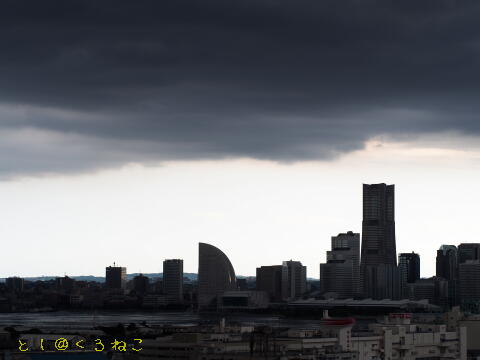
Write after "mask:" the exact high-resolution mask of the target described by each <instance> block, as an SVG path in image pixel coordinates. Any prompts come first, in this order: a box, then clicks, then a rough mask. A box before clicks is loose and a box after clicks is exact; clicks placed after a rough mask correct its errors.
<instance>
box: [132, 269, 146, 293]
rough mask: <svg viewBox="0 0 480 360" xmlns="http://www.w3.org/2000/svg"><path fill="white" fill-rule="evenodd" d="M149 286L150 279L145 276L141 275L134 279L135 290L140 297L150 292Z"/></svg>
mask: <svg viewBox="0 0 480 360" xmlns="http://www.w3.org/2000/svg"><path fill="white" fill-rule="evenodd" d="M149 284H150V279H149V278H148V277H147V276H145V275H143V274H139V275H137V276H135V277H134V278H133V290H134V291H135V293H137V294H138V295H144V294H146V293H147V292H148V287H149Z"/></svg>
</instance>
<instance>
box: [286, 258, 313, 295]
mask: <svg viewBox="0 0 480 360" xmlns="http://www.w3.org/2000/svg"><path fill="white" fill-rule="evenodd" d="M282 266H283V268H282V298H283V300H294V299H299V298H301V297H302V295H303V294H305V292H306V290H307V267H306V266H303V265H302V263H301V262H300V261H292V260H290V261H284V262H283V264H282Z"/></svg>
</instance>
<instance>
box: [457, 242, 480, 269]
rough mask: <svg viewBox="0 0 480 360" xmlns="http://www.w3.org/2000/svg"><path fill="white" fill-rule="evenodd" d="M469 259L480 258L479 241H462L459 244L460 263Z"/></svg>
mask: <svg viewBox="0 0 480 360" xmlns="http://www.w3.org/2000/svg"><path fill="white" fill-rule="evenodd" d="M467 260H480V244H479V243H462V244H460V245H458V263H459V264H462V263H464V262H466V261H467Z"/></svg>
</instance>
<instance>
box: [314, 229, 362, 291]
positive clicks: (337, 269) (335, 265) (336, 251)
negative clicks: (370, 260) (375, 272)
mask: <svg viewBox="0 0 480 360" xmlns="http://www.w3.org/2000/svg"><path fill="white" fill-rule="evenodd" d="M331 242H332V247H331V249H332V250H331V251H327V262H326V263H325V264H320V287H321V291H322V292H323V293H335V294H336V295H337V296H338V297H339V298H350V297H354V296H357V295H358V294H359V290H360V234H358V233H353V232H352V231H349V232H347V233H342V234H338V235H337V236H332V239H331Z"/></svg>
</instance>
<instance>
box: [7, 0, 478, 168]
mask: <svg viewBox="0 0 480 360" xmlns="http://www.w3.org/2000/svg"><path fill="white" fill-rule="evenodd" d="M479 16H480V5H479V4H478V2H475V1H455V0H449V1H442V0H422V1H410V0H406V1H405V0H403V1H388V0H382V1H370V0H363V1H360V0H350V1H341V0H322V1H318V0H315V1H313V0H312V1H307V0H295V1H293V0H290V1H284V0H277V1H275V0H255V1H253V0H242V1H240V0H237V1H233V0H232V1H226V0H203V1H193V0H174V1H169V0H162V1H118V0H117V1H94V0H88V1H87V0H85V1H75V0H71V1H64V0H57V1H53V0H42V1H35V0H31V1H24V0H12V1H3V2H2V3H1V4H0V102H1V103H2V104H3V105H1V106H0V121H1V126H2V129H3V130H2V133H1V134H3V136H2V138H3V141H2V140H0V148H3V149H4V150H5V149H6V150H8V159H10V160H8V161H7V157H6V156H2V157H0V162H1V164H0V171H3V172H16V171H18V172H28V171H66V170H83V169H86V168H95V167H102V166H110V165H115V164H122V163H124V162H128V161H155V160H166V159H201V158H225V157H238V156H249V157H254V158H261V159H274V160H280V161H295V160H302V159H326V158H332V157H334V156H336V155H338V154H340V153H345V152H349V151H352V150H355V149H359V148H361V147H362V146H363V144H364V142H365V141H366V140H368V139H369V138H372V137H374V136H377V135H390V136H405V135H408V134H425V133H434V132H441V131H448V130H456V131H459V132H465V133H469V134H474V135H475V134H477V133H479V132H480V126H479V122H478V119H477V114H478V110H479V105H477V103H478V100H477V99H478V95H479V90H480V86H479V85H478V84H479V80H480V73H479V70H478V69H479V65H480V61H479V56H480V25H478V19H479ZM15 134H16V135H15ZM12 136H13V138H14V139H17V140H15V141H12ZM15 136H16V137H15ZM39 136H40V137H41V139H40V140H38V137H39ZM7 137H8V138H9V139H7ZM32 137H33V138H34V139H33V138H32ZM16 144H17V145H16ZM39 149H40V150H41V151H39Z"/></svg>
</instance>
